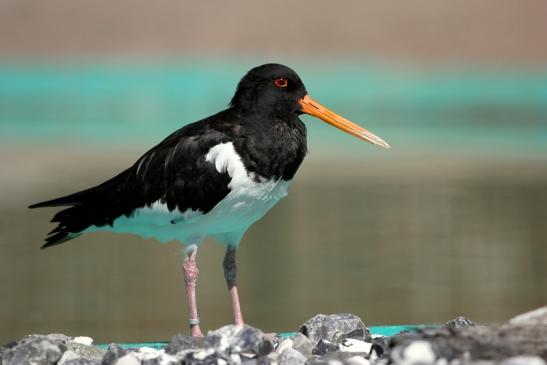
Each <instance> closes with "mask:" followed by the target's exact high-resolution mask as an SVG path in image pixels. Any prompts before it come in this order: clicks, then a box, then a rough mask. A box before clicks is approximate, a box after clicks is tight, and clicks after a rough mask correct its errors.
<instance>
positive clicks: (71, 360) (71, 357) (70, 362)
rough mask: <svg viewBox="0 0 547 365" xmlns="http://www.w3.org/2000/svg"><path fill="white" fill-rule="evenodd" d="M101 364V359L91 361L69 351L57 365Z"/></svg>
mask: <svg viewBox="0 0 547 365" xmlns="http://www.w3.org/2000/svg"><path fill="white" fill-rule="evenodd" d="M100 363H101V360H100V358H99V359H97V358H95V359H89V358H85V357H82V356H80V355H79V354H77V353H76V352H74V351H71V350H67V351H65V352H64V353H63V355H62V356H61V358H60V359H59V361H58V362H57V365H98V364H100Z"/></svg>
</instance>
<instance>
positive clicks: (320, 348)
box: [311, 340, 340, 355]
mask: <svg viewBox="0 0 547 365" xmlns="http://www.w3.org/2000/svg"><path fill="white" fill-rule="evenodd" d="M337 351H340V345H339V344H337V343H335V342H331V341H329V340H320V341H319V342H318V343H317V345H315V347H314V348H313V350H312V352H311V353H312V354H313V355H324V354H326V353H328V352H337Z"/></svg>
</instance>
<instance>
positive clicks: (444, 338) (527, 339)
mask: <svg viewBox="0 0 547 365" xmlns="http://www.w3.org/2000/svg"><path fill="white" fill-rule="evenodd" d="M544 338H547V326H514V325H508V324H506V325H502V326H492V327H485V326H470V327H462V328H455V329H449V328H445V327H441V328H437V329H426V330H420V331H417V332H416V333H411V334H407V335H405V336H394V337H392V338H391V339H390V345H389V346H390V348H392V349H393V350H392V352H393V351H395V350H396V349H397V348H398V347H403V348H404V347H406V346H408V345H409V344H410V343H411V342H414V341H417V340H424V341H427V342H429V343H430V344H431V346H432V348H433V350H434V352H435V354H436V355H437V356H438V357H440V358H446V359H447V360H448V361H449V362H450V361H452V360H454V359H461V358H462V357H463V356H469V357H470V359H472V360H473V361H476V360H495V361H500V360H503V359H506V358H509V357H515V356H522V355H536V356H539V357H541V358H547V341H538V339H544ZM466 354H467V355H466Z"/></svg>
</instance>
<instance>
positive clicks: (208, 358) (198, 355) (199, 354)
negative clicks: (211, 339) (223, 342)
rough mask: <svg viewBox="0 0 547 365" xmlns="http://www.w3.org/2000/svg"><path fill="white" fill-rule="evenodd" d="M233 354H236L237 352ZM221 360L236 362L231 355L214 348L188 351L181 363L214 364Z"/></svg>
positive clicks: (192, 364) (188, 364) (195, 364)
mask: <svg viewBox="0 0 547 365" xmlns="http://www.w3.org/2000/svg"><path fill="white" fill-rule="evenodd" d="M235 355H236V356H237V354H235ZM219 360H220V361H219ZM222 360H224V361H225V362H226V363H228V364H231V363H234V362H236V361H234V360H236V359H234V358H233V357H231V356H228V355H226V354H224V353H222V352H219V351H216V350H215V349H204V350H200V351H195V352H190V353H188V354H187V355H186V357H185V358H184V362H183V363H184V364H185V365H216V364H218V363H219V362H221V361H222Z"/></svg>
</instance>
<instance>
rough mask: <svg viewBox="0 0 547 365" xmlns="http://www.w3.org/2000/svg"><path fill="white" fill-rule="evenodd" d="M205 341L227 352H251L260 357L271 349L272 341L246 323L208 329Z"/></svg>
mask: <svg viewBox="0 0 547 365" xmlns="http://www.w3.org/2000/svg"><path fill="white" fill-rule="evenodd" d="M205 343H206V344H207V345H208V346H212V347H213V348H215V349H217V350H218V351H220V352H227V353H228V354H232V353H240V352H251V353H253V354H255V355H256V356H258V357H260V356H264V355H267V354H269V353H270V352H272V351H273V343H272V341H271V340H270V339H269V338H268V337H267V336H265V335H264V333H263V332H262V331H260V330H258V329H256V328H253V327H251V326H248V325H244V326H236V325H228V326H224V327H221V328H220V329H218V330H216V331H210V332H209V333H208V334H207V337H206V338H205Z"/></svg>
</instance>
